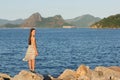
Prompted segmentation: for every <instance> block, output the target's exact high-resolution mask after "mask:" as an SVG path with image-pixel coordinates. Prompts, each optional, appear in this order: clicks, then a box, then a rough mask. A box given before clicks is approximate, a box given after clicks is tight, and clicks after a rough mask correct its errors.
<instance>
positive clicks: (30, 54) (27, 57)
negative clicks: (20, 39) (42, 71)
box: [23, 45, 35, 61]
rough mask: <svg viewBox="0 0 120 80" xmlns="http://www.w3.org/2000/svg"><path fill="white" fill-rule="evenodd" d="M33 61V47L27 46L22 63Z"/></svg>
mask: <svg viewBox="0 0 120 80" xmlns="http://www.w3.org/2000/svg"><path fill="white" fill-rule="evenodd" d="M32 59H35V49H34V47H33V45H29V46H28V48H27V51H26V55H25V57H24V58H23V61H29V60H32Z"/></svg>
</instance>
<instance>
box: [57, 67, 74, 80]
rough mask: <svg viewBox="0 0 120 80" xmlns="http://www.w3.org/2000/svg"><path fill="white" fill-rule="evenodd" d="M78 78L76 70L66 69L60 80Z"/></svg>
mask: <svg viewBox="0 0 120 80" xmlns="http://www.w3.org/2000/svg"><path fill="white" fill-rule="evenodd" d="M75 77H76V72H75V71H74V70H70V69H66V70H65V71H64V72H63V73H62V74H61V75H60V76H59V77H58V79H62V80H74V79H75Z"/></svg>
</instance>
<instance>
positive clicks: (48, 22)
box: [21, 13, 71, 28]
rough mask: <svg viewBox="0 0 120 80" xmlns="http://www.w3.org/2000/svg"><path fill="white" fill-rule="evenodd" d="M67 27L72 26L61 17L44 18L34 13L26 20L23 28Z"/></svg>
mask: <svg viewBox="0 0 120 80" xmlns="http://www.w3.org/2000/svg"><path fill="white" fill-rule="evenodd" d="M66 25H68V26H70V25H71V24H68V23H67V22H65V20H64V19H63V18H62V16H61V15H56V16H53V17H48V18H43V17H42V16H41V15H40V14H39V13H34V14H32V15H31V16H30V17H29V18H28V19H26V20H25V22H24V23H23V24H22V25H21V27H42V28H45V27H48V28H62V27H63V26H66Z"/></svg>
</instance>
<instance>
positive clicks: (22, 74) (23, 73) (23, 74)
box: [13, 70, 44, 80]
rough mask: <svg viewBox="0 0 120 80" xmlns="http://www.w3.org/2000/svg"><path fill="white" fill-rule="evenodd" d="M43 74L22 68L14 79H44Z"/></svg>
mask: <svg viewBox="0 0 120 80" xmlns="http://www.w3.org/2000/svg"><path fill="white" fill-rule="evenodd" d="M43 79H44V78H43V76H42V75H40V74H35V73H32V72H29V71H25V70H22V71H21V72H20V73H19V74H18V75H16V76H14V78H13V80H43Z"/></svg>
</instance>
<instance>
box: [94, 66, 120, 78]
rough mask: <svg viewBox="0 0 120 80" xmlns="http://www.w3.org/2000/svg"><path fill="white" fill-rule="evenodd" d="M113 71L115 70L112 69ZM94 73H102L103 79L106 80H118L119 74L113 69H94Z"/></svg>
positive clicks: (100, 67)
mask: <svg viewBox="0 0 120 80" xmlns="http://www.w3.org/2000/svg"><path fill="white" fill-rule="evenodd" d="M114 69H115V68H114ZM95 71H101V72H102V73H103V76H104V78H106V79H108V80H120V72H119V71H115V70H113V69H110V68H107V67H102V66H99V67H96V68H95Z"/></svg>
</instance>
